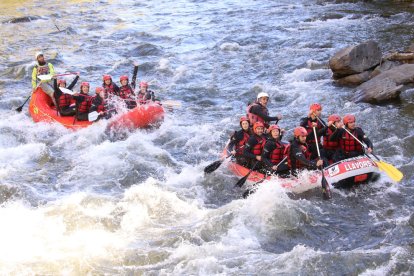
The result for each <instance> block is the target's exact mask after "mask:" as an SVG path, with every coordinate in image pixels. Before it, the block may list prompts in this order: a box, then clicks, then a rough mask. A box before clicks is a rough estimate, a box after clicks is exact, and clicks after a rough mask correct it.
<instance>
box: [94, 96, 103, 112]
mask: <svg viewBox="0 0 414 276" xmlns="http://www.w3.org/2000/svg"><path fill="white" fill-rule="evenodd" d="M93 103H94V104H95V105H96V111H97V112H98V113H99V112H104V111H106V103H105V100H104V99H102V98H101V97H99V96H95V97H94V98H93Z"/></svg>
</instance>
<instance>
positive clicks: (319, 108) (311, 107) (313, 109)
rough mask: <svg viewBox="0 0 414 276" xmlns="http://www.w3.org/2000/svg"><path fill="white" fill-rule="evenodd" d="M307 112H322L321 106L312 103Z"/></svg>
mask: <svg viewBox="0 0 414 276" xmlns="http://www.w3.org/2000/svg"><path fill="white" fill-rule="evenodd" d="M309 110H311V111H318V110H322V106H321V105H320V104H318V103H313V104H311V105H310V106H309Z"/></svg>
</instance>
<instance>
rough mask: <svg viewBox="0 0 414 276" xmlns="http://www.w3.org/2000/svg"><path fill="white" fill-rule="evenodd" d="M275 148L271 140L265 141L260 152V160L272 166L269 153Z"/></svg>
mask: <svg viewBox="0 0 414 276" xmlns="http://www.w3.org/2000/svg"><path fill="white" fill-rule="evenodd" d="M275 148H276V145H275V143H274V142H273V141H266V144H265V146H264V148H263V152H262V161H263V162H264V163H265V164H266V165H267V166H269V167H270V168H271V167H272V166H273V163H272V162H271V161H270V153H271V152H272V151H273V150H274V149H275Z"/></svg>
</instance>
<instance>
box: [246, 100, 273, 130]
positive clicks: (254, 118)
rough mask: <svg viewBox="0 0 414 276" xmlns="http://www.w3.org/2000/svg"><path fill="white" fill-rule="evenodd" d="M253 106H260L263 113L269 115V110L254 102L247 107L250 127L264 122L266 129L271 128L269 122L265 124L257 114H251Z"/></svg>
mask: <svg viewBox="0 0 414 276" xmlns="http://www.w3.org/2000/svg"><path fill="white" fill-rule="evenodd" d="M253 106H260V108H261V109H262V110H263V113H265V114H267V115H269V110H267V108H266V107H265V106H263V105H261V104H259V103H258V102H253V103H252V104H250V105H249V106H247V110H246V111H247V118H249V122H250V125H253V124H254V123H256V122H262V123H263V124H264V125H265V128H268V127H269V122H265V121H264V119H263V118H262V117H260V116H258V115H256V114H253V113H251V112H250V110H251V109H252V107H253Z"/></svg>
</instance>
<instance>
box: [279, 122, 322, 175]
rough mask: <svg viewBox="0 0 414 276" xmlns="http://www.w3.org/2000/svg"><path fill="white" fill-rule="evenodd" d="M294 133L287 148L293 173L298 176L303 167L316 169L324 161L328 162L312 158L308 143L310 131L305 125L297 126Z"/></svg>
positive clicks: (289, 164)
mask: <svg viewBox="0 0 414 276" xmlns="http://www.w3.org/2000/svg"><path fill="white" fill-rule="evenodd" d="M293 135H294V138H293V140H292V141H291V142H290V145H289V146H288V147H287V149H286V153H287V160H288V166H289V168H290V173H291V175H293V176H297V175H298V172H299V171H301V170H303V169H310V170H316V169H317V168H320V167H322V166H323V165H324V163H325V164H327V162H324V160H322V159H319V158H318V159H317V160H312V159H311V153H310V152H309V149H308V145H307V143H306V137H307V136H308V132H307V131H306V129H305V128H304V127H301V126H299V127H296V128H295V129H294V130H293Z"/></svg>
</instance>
